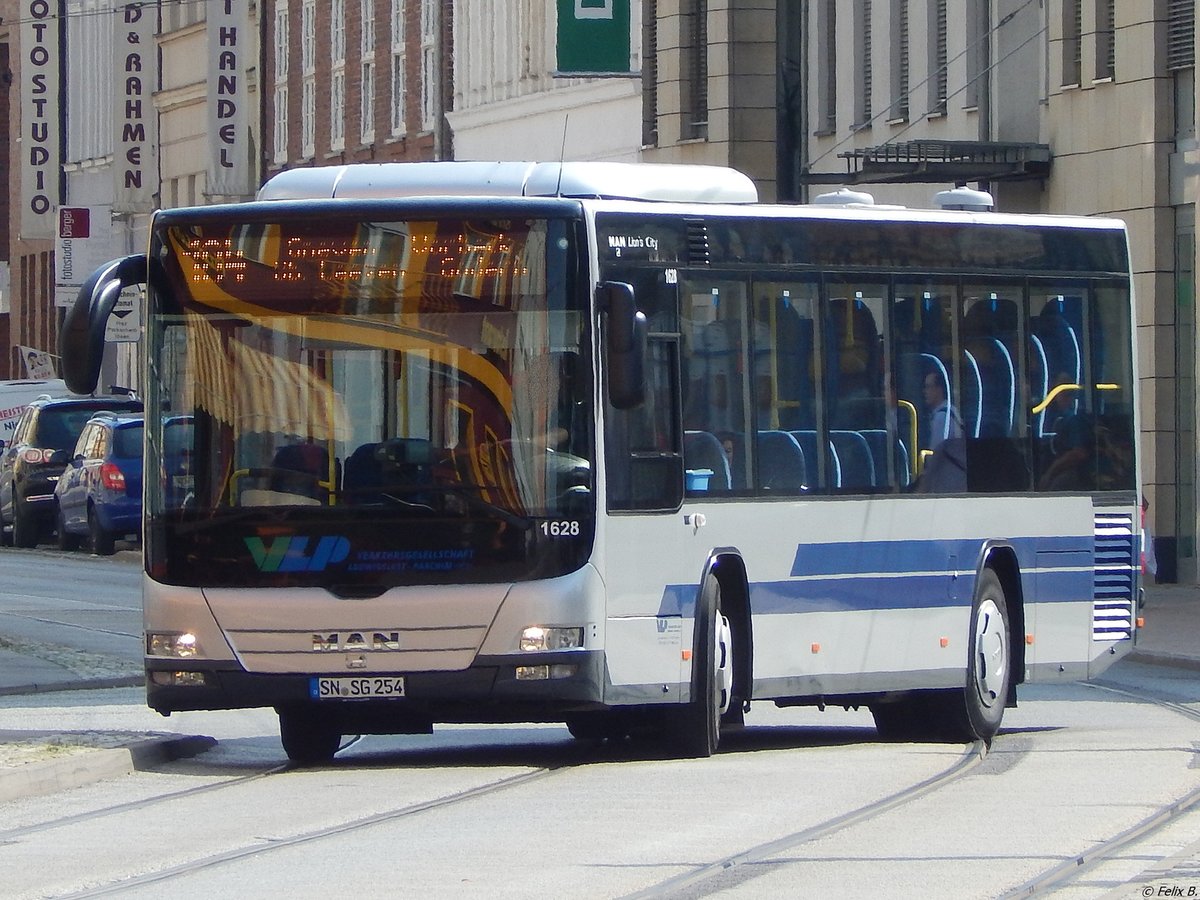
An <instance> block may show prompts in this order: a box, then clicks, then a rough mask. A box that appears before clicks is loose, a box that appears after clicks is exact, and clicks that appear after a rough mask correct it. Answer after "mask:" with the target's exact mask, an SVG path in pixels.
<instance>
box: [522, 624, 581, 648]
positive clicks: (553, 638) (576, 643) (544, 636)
mask: <svg viewBox="0 0 1200 900" xmlns="http://www.w3.org/2000/svg"><path fill="white" fill-rule="evenodd" d="M582 646H583V629H582V628H551V627H548V626H545V625H530V626H529V627H528V628H526V629H525V630H524V631H522V632H521V642H520V647H521V651H522V652H524V653H538V652H540V651H543V650H574V649H577V648H579V647H582Z"/></svg>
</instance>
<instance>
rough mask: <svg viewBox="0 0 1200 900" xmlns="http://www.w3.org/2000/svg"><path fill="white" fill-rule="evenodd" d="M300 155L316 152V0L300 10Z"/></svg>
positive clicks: (305, 4)
mask: <svg viewBox="0 0 1200 900" xmlns="http://www.w3.org/2000/svg"><path fill="white" fill-rule="evenodd" d="M300 73H301V81H300V155H301V156H315V155H316V152H317V3H316V0H304V6H303V8H302V9H301V10H300Z"/></svg>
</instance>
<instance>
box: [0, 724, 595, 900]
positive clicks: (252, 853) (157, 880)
mask: <svg viewBox="0 0 1200 900" xmlns="http://www.w3.org/2000/svg"><path fill="white" fill-rule="evenodd" d="M352 743H353V742H352ZM347 746H349V745H347ZM343 749H345V748H343ZM339 752H340V751H339ZM296 768H297V767H296V766H294V765H293V764H288V765H285V766H281V767H279V768H278V769H275V770H268V771H266V772H260V773H256V774H255V775H254V776H245V777H244V778H242V779H240V780H238V781H236V782H229V783H228V784H229V785H232V784H234V783H245V782H246V781H249V780H252V779H254V778H264V777H267V776H269V775H273V774H279V773H284V772H288V771H292V770H294V769H296ZM572 768H575V766H574V765H573V764H564V765H559V766H545V767H542V768H537V769H533V770H531V771H528V772H522V773H520V774H517V775H512V776H509V777H507V778H502V779H500V780H498V781H493V782H490V783H488V784H483V785H478V786H476V787H473V788H468V789H465V790H462V791H456V792H453V793H450V794H446V795H444V796H441V797H435V798H432V799H429V800H423V801H419V802H416V803H410V804H405V805H403V806H398V807H394V808H392V809H386V810H382V811H380V812H376V813H372V814H371V815H367V816H361V817H359V818H355V819H352V820H350V821H348V822H342V823H339V824H337V825H329V826H325V827H320V828H312V829H309V830H305V831H299V832H296V833H295V834H291V835H283V836H276V837H269V838H260V839H257V840H256V841H254V842H253V843H248V844H244V845H242V846H239V847H233V848H230V849H228V850H223V851H220V852H218V853H213V854H210V855H207V856H202V857H198V858H196V859H192V860H188V861H187V862H184V863H180V864H178V865H175V866H170V867H168V868H163V869H159V870H157V871H153V872H147V873H145V874H143V875H137V876H133V877H130V878H123V879H117V880H113V881H110V882H109V883H107V884H102V885H97V886H95V887H92V888H86V889H84V890H81V891H75V892H71V893H65V894H54V895H48V896H54V897H57V898H60V900H74V898H85V897H108V896H116V895H120V894H122V893H124V892H126V891H129V890H131V889H133V888H138V887H145V886H147V885H154V884H162V883H165V882H171V881H174V880H176V879H181V878H187V877H188V876H190V875H194V874H196V873H198V872H201V871H203V870H205V869H209V868H213V867H215V866H221V865H225V864H227V863H232V862H237V861H240V860H244V859H250V858H252V857H256V856H261V855H263V854H267V853H272V852H274V851H276V850H281V849H284V848H288V847H295V846H298V845H303V844H308V843H314V842H317V841H321V840H326V839H330V838H336V837H340V836H342V835H345V834H349V833H353V832H355V831H360V830H363V829H367V828H373V827H376V826H378V825H383V824H386V823H389V822H394V821H397V820H400V819H405V818H409V817H412V816H417V815H421V814H422V813H426V812H432V811H435V810H441V809H446V808H447V807H452V806H456V805H458V804H461V803H466V802H468V801H471V800H476V799H479V798H482V797H487V796H491V795H494V794H497V793H501V792H504V791H507V790H511V789H513V788H517V787H521V786H523V785H527V784H530V783H533V782H537V781H541V780H543V779H545V778H548V777H550V776H552V775H555V774H558V773H560V772H563V771H566V770H569V769H572ZM211 787H212V788H216V787H219V786H218V785H212V786H211ZM196 790H200V789H196ZM134 805H136V804H131V806H134ZM0 838H3V835H2V834H0Z"/></svg>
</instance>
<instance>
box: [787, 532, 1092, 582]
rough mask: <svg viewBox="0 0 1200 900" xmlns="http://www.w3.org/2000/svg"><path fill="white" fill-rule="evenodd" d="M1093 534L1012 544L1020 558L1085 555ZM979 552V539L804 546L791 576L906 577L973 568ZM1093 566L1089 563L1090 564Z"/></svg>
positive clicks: (1016, 541) (1031, 539)
mask: <svg viewBox="0 0 1200 900" xmlns="http://www.w3.org/2000/svg"><path fill="white" fill-rule="evenodd" d="M1091 540H1092V538H1091V535H1089V536H1088V537H1087V538H1079V537H1051V538H1036V539H1035V538H1018V539H1015V540H1013V541H1011V542H1010V543H1012V545H1013V547H1014V548H1015V549H1016V551H1017V556H1018V558H1022V559H1025V558H1029V559H1030V560H1032V556H1029V557H1026V554H1027V553H1028V554H1032V553H1034V552H1038V553H1043V552H1051V553H1055V552H1067V551H1074V552H1086V553H1088V554H1089V555H1090V553H1091V550H1090V549H1085V548H1090V545H1091ZM979 550H980V542H979V541H978V540H973V541H972V540H945V541H932V540H931V541H859V542H854V543H838V544H834V543H828V544H801V545H800V546H798V547H797V548H796V558H795V560H794V561H793V562H792V571H791V575H792V576H793V577H803V576H806V575H808V576H812V575H855V574H879V573H889V574H897V575H901V574H905V573H908V572H940V571H944V570H945V569H946V563H947V561H948V560H949V559H950V558H951V557H955V558H956V559H957V561H958V565H959V566H960V567H962V566H964V565H973V564H974V560H975V558H976V557H977V556H978V554H979ZM1089 565H1090V562H1089Z"/></svg>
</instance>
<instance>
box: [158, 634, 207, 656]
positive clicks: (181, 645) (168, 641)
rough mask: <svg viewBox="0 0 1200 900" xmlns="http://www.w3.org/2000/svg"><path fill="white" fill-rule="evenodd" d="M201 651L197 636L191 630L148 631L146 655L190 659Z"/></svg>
mask: <svg viewBox="0 0 1200 900" xmlns="http://www.w3.org/2000/svg"><path fill="white" fill-rule="evenodd" d="M199 652H200V645H199V644H198V643H197V641H196V636H195V635H194V634H192V633H191V632H184V633H183V634H179V633H178V632H158V631H150V632H147V633H146V655H147V656H165V657H168V658H170V659H189V658H191V657H193V656H195V655H197V654H198V653H199Z"/></svg>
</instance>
